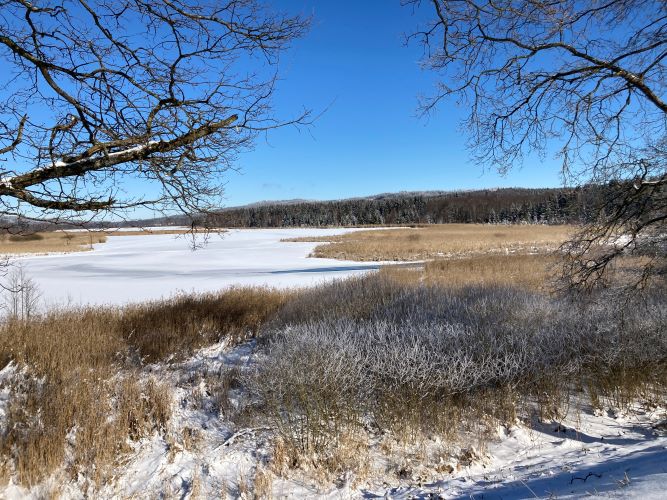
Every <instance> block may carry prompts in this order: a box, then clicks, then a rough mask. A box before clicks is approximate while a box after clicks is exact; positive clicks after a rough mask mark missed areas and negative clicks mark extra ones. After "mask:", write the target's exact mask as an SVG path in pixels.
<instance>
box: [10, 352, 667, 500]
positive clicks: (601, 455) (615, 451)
mask: <svg viewBox="0 0 667 500" xmlns="http://www.w3.org/2000/svg"><path fill="white" fill-rule="evenodd" d="M261 362H262V357H261V356H258V355H257V344H256V342H255V341H249V342H247V343H244V344H241V345H238V346H234V347H230V346H229V345H228V344H227V343H226V342H225V341H223V342H220V343H218V344H214V345H212V346H208V347H206V348H204V349H201V350H200V351H198V352H197V353H195V354H194V355H193V356H192V357H190V358H189V359H186V360H184V361H182V362H179V363H158V364H154V365H149V366H147V367H145V369H143V370H142V372H141V375H140V376H142V377H155V378H157V379H158V380H160V381H161V382H162V383H166V384H169V385H170V386H171V387H172V390H173V414H172V417H171V419H170V421H169V424H168V430H167V433H166V435H160V434H158V433H155V434H154V435H152V436H149V437H147V438H145V439H142V440H141V441H139V442H137V443H135V444H134V450H133V452H131V453H130V454H129V455H128V456H125V457H122V460H121V462H120V464H119V466H118V467H117V469H116V471H115V473H114V477H113V480H112V481H110V482H108V483H106V484H103V485H100V489H99V490H97V491H90V490H87V488H88V487H89V486H90V485H91V483H90V482H89V481H87V479H86V478H85V477H83V476H79V477H78V478H68V477H65V476H63V475H62V474H61V473H58V472H57V473H55V474H54V475H53V477H51V478H49V479H47V480H46V481H44V482H43V483H42V484H38V485H34V486H33V487H32V488H31V489H30V490H28V489H26V488H24V487H21V486H18V485H16V484H14V483H12V482H10V483H9V484H8V485H6V486H4V487H0V497H1V498H17V499H18V498H40V497H42V496H45V493H46V492H47V491H49V488H54V487H55V488H56V489H57V491H61V492H62V498H86V497H89V496H93V497H95V498H104V499H106V498H213V497H215V498H220V497H222V498H239V497H241V498H251V496H249V495H245V496H241V495H240V494H239V492H240V489H239V488H240V487H239V483H240V482H244V483H245V484H247V485H248V486H250V489H251V487H252V486H251V485H252V483H253V477H254V474H255V473H256V471H257V469H258V467H263V468H264V470H267V469H266V466H265V465H263V464H265V463H266V462H267V460H269V459H270V455H271V444H270V442H271V431H270V430H268V429H267V428H263V427H259V428H258V427H247V428H243V427H242V428H238V427H235V426H234V424H232V423H231V422H229V421H228V420H227V419H226V418H225V416H224V414H225V412H224V411H223V412H222V413H221V414H218V413H217V411H216V410H215V409H214V408H213V406H212V405H211V404H210V403H212V401H213V400H214V398H215V388H213V387H209V386H208V385H207V381H208V380H209V379H208V378H207V374H219V373H224V372H225V371H226V370H230V369H231V370H239V369H241V370H243V369H246V368H251V367H252V366H253V365H254V364H256V363H261ZM14 372H15V368H14V367H13V365H12V366H10V367H8V368H6V369H5V370H3V371H2V372H0V379H4V378H6V377H9V376H12V375H13V373H14ZM213 380H215V377H214V378H213ZM238 396H242V394H238ZM237 398H238V397H237ZM237 398H235V396H234V394H232V397H231V401H232V403H233V404H237V402H236V401H235V399H237ZM666 416H667V414H666V412H665V409H664V408H652V409H651V407H650V406H649V405H645V406H641V405H637V407H636V408H635V409H634V411H633V412H631V413H629V414H621V413H619V412H615V411H613V410H611V409H608V411H606V412H604V413H600V412H593V411H590V408H586V406H585V405H583V404H582V405H581V406H580V407H579V408H576V407H573V408H571V409H570V412H569V415H568V417H567V418H566V419H564V420H562V421H559V422H542V423H541V422H538V421H537V420H533V421H530V422H522V421H518V420H517V422H516V423H515V424H514V425H512V426H510V427H499V428H498V429H497V434H496V436H495V437H492V438H491V442H490V444H489V445H488V447H487V449H486V450H485V451H484V452H483V453H478V455H479V458H478V459H476V460H474V461H473V462H472V464H470V465H468V466H456V467H453V468H452V472H451V473H447V472H440V473H439V472H437V470H436V468H435V467H436V466H437V465H438V464H434V463H431V464H428V463H427V464H425V465H426V467H427V468H430V470H429V471H427V472H428V474H427V476H428V477H429V479H427V480H420V479H410V478H408V479H398V478H397V476H396V475H395V474H392V473H390V472H389V471H387V470H386V469H385V468H384V467H382V465H380V466H379V467H375V466H377V465H378V464H377V462H381V460H378V458H382V457H380V455H381V453H382V452H381V451H380V448H379V447H378V446H377V445H373V449H372V450H370V454H369V457H370V460H371V461H372V462H375V463H374V464H373V466H374V471H375V473H374V474H372V475H371V476H369V477H368V478H367V479H364V480H362V481H360V482H359V484H355V483H354V481H353V480H352V479H353V478H348V480H343V481H341V482H340V483H339V485H338V486H336V485H334V484H328V485H327V484H325V485H317V484H315V482H314V481H312V480H308V479H307V478H305V477H299V476H298V475H296V476H290V477H287V478H279V477H276V476H275V475H272V483H273V484H272V492H273V495H272V497H273V498H297V499H299V498H303V499H305V498H330V499H338V498H340V499H342V498H345V499H347V498H359V499H362V498H391V499H406V500H407V499H422V498H423V499H426V498H429V499H434V498H447V499H449V498H484V499H500V498H502V499H520V498H581V497H584V496H601V497H605V498H609V497H611V498H642V499H652V498H664V491H665V490H666V489H667V435H666V433H665V430H666V429H665V428H664V427H665V422H666V421H665V417H666ZM660 423H661V424H660ZM656 424H658V425H656ZM184 436H192V437H193V439H191V440H190V441H187V440H186V439H185V438H184ZM441 444H442V443H440V442H436V441H432V442H430V444H429V443H415V447H417V448H419V447H424V446H425V447H428V446H440V445H441ZM386 458H387V457H386V456H385V457H384V459H386ZM385 464H386V460H385ZM455 465H456V464H455Z"/></svg>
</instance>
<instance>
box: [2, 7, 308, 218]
mask: <svg viewBox="0 0 667 500" xmlns="http://www.w3.org/2000/svg"><path fill="white" fill-rule="evenodd" d="M307 24H308V20H307V19H304V18H301V17H298V16H289V15H285V14H279V13H274V12H272V11H269V10H268V9H267V8H266V7H264V6H262V5H260V3H259V1H258V0H226V1H222V2H219V1H214V0H210V1H208V0H202V1H196V2H186V1H182V0H35V1H26V0H4V1H0V67H1V68H2V69H1V70H0V215H5V216H22V217H25V218H28V219H30V218H33V219H42V220H43V219H58V220H67V219H72V218H88V217H92V216H95V215H97V214H108V213H116V214H118V213H127V210H131V209H134V208H136V207H141V206H148V207H151V208H154V209H158V210H163V211H167V212H168V211H171V210H174V209H176V210H179V211H181V212H184V213H188V214H192V213H201V212H206V211H207V210H209V209H211V208H214V207H217V206H220V201H221V195H222V187H223V182H222V177H221V176H222V174H223V173H224V172H225V171H227V170H228V169H230V168H233V165H234V164H233V162H234V160H235V158H236V156H237V154H238V153H239V152H241V151H243V150H245V149H246V148H248V147H249V146H251V142H252V139H253V138H254V137H255V135H256V134H257V133H258V132H260V131H263V130H267V129H268V128H272V127H276V126H280V125H284V124H287V123H295V122H296V123H303V122H305V121H306V120H307V113H305V112H304V113H302V114H299V116H295V117H292V118H291V119H290V120H286V121H279V120H277V119H276V118H275V116H274V115H273V114H272V113H271V109H270V100H271V97H272V94H273V92H274V88H275V82H276V75H277V74H276V67H277V66H276V64H277V62H278V58H279V55H280V53H281V52H282V51H283V50H284V49H285V48H287V47H288V46H289V44H290V42H291V41H293V40H294V39H295V38H296V37H299V36H300V35H301V34H302V33H303V32H304V30H305V29H306V28H307ZM137 192H139V193H141V194H140V195H137V194H136V193H137ZM11 220H15V219H13V218H12V219H11Z"/></svg>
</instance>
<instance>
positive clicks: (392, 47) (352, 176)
mask: <svg viewBox="0 0 667 500" xmlns="http://www.w3.org/2000/svg"><path fill="white" fill-rule="evenodd" d="M274 4H275V5H276V6H277V7H278V8H280V9H283V10H286V11H288V12H300V13H304V14H308V15H312V16H313V24H312V27H311V30H310V32H309V33H308V34H307V35H306V36H305V37H304V38H303V39H301V40H299V41H298V42H296V43H295V44H294V45H293V47H292V49H291V50H290V52H289V53H286V54H285V55H284V56H283V58H282V60H281V66H280V75H281V82H280V83H279V86H278V90H277V92H276V96H275V100H274V103H275V108H276V111H277V113H278V115H279V116H281V117H283V118H289V117H290V116H294V115H296V114H298V113H299V112H300V111H301V110H302V109H303V108H304V107H306V108H309V109H312V110H313V112H314V113H315V114H317V113H320V112H323V113H322V115H321V116H320V117H319V118H318V119H317V120H316V122H315V124H314V125H313V126H312V127H309V128H305V129H301V130H297V129H295V128H293V127H290V128H285V129H280V130H276V131H272V132H271V133H269V134H268V136H266V137H262V138H260V140H259V141H258V142H257V146H256V148H255V149H254V151H251V152H249V153H245V154H243V155H241V156H240V158H239V161H238V163H237V167H239V168H240V170H241V172H240V173H236V172H230V173H229V174H228V176H227V179H226V181H227V186H226V205H227V206H235V205H242V204H246V203H251V202H255V201H260V200H278V199H292V198H306V199H335V198H346V197H352V196H362V195H368V194H376V193H382V192H395V191H404V190H410V191H412V190H436V189H441V190H453V189H474V188H484V187H501V186H522V187H552V186H558V185H560V184H561V180H560V177H559V162H558V161H557V160H553V159H550V158H547V160H546V161H545V162H540V161H539V159H537V158H534V159H533V158H531V159H528V160H527V161H526V162H525V165H524V166H523V168H517V169H515V170H514V171H513V172H511V173H510V174H509V175H507V176H504V177H503V176H500V175H498V174H497V173H495V172H494V171H489V169H485V168H483V167H481V166H478V165H475V164H473V163H472V162H471V161H470V157H471V154H470V152H469V151H468V150H466V148H465V142H466V134H465V130H462V129H461V124H460V121H461V118H462V117H464V116H465V109H462V108H459V107H458V106H457V105H456V103H455V102H453V101H451V102H443V103H442V105H441V106H440V108H439V110H438V111H437V113H436V114H435V115H433V116H430V117H429V118H422V117H419V116H418V113H417V97H418V95H419V94H427V93H429V92H430V91H431V89H432V88H433V83H434V78H435V76H434V75H433V74H430V73H429V72H428V71H424V70H422V69H421V68H420V66H419V59H420V57H421V54H422V53H421V48H420V47H419V46H418V45H417V44H412V45H411V46H408V47H406V46H405V45H404V35H405V34H406V33H409V32H411V30H414V29H415V27H416V26H417V25H418V24H419V22H420V18H421V19H422V20H423V16H424V15H428V14H430V11H428V10H427V9H424V10H422V11H421V12H417V13H416V14H414V15H413V12H412V9H411V8H409V7H401V5H400V2H399V0H363V1H347V2H334V1H325V0H319V1H318V0H281V1H278V2H274Z"/></svg>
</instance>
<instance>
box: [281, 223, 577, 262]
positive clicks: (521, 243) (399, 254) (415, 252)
mask: <svg viewBox="0 0 667 500" xmlns="http://www.w3.org/2000/svg"><path fill="white" fill-rule="evenodd" d="M573 232H574V227H573V226H546V225H510V226H504V225H488V224H442V225H432V226H423V227H418V228H401V229H384V230H374V231H357V232H352V233H347V234H343V235H338V236H325V237H315V238H310V237H309V238H294V239H289V240H284V241H322V242H328V243H329V244H327V245H320V246H318V247H316V248H315V250H314V251H313V254H312V255H313V256H314V257H326V258H333V259H341V260H358V261H411V260H426V259H433V258H438V257H453V256H469V255H479V254H489V253H491V254H497V253H535V252H545V251H548V250H554V249H556V248H557V247H558V246H559V245H560V244H562V243H563V242H564V241H566V240H567V239H568V238H569V237H571V236H572V234H573Z"/></svg>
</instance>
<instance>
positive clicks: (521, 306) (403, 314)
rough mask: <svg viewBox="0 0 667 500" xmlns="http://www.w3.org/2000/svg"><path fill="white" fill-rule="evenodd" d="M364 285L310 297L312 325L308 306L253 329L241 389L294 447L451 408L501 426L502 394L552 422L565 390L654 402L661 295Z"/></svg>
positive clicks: (662, 321)
mask: <svg viewBox="0 0 667 500" xmlns="http://www.w3.org/2000/svg"><path fill="white" fill-rule="evenodd" d="M373 279H374V278H366V279H363V280H354V281H351V282H347V283H344V284H336V285H333V286H331V287H329V288H325V289H322V290H319V291H317V292H315V296H316V297H318V299H323V298H324V299H327V301H325V302H318V307H319V309H318V311H319V314H317V315H316V316H315V317H316V318H317V319H316V320H308V321H304V320H302V318H304V317H306V316H307V315H306V314H304V311H305V310H307V309H310V307H311V306H312V304H314V302H309V299H306V298H302V299H300V300H301V302H300V303H299V302H298V301H297V302H296V304H292V305H291V306H290V307H291V309H290V310H288V311H287V312H283V313H282V315H281V314H279V318H281V319H280V320H279V321H277V322H274V324H273V327H272V329H271V330H265V331H264V335H265V337H266V338H267V339H268V340H267V345H266V349H265V356H266V360H265V362H263V363H260V364H259V366H260V371H259V372H258V373H257V374H256V377H255V379H254V382H253V386H254V388H255V390H256V391H257V393H258V394H259V396H260V398H261V399H262V400H263V401H264V402H265V403H266V405H267V406H266V407H267V409H269V410H270V411H269V412H268V413H269V414H270V415H271V416H272V418H274V419H275V420H276V421H277V423H278V424H279V427H280V429H281V431H282V433H283V434H284V437H286V438H288V439H289V440H291V441H292V442H294V443H298V446H300V447H301V448H302V449H308V448H317V449H320V450H321V449H324V448H325V447H326V446H327V445H330V444H331V443H335V440H336V436H337V435H339V434H338V433H339V432H340V429H341V427H343V426H347V427H349V426H353V425H361V424H362V423H364V425H366V424H368V422H372V423H374V424H375V425H376V426H377V425H380V424H381V423H385V424H386V425H391V423H392V422H393V423H399V424H400V425H401V426H405V425H416V426H421V427H424V426H434V425H435V422H436V421H437V420H438V418H439V417H438V415H440V414H443V413H445V414H446V413H447V412H448V411H451V409H452V406H458V407H459V408H460V410H461V411H462V412H466V411H470V410H471V408H473V407H474V408H475V409H476V411H477V410H478V411H479V412H481V413H482V414H492V415H497V414H498V411H499V410H498V408H499V404H498V403H499V402H500V406H503V405H504V406H505V408H501V410H502V411H504V412H505V413H506V414H508V415H509V414H511V412H509V413H508V412H507V408H506V407H507V406H511V404H513V401H510V400H509V399H511V397H512V395H519V396H522V399H523V400H537V402H538V403H539V404H541V405H552V406H554V408H550V411H551V412H554V411H555V412H556V413H557V412H558V406H559V405H562V403H564V402H565V401H564V399H563V398H565V397H567V395H568V394H569V391H570V390H571V389H572V388H586V389H587V390H588V391H589V393H590V394H591V396H592V397H594V398H595V399H599V398H600V397H604V398H612V399H613V400H614V403H624V402H625V403H628V402H630V400H631V399H632V398H634V397H636V396H637V395H642V394H644V395H645V394H646V390H647V389H650V390H652V391H654V394H662V395H663V396H664V392H661V391H664V388H665V385H666V384H665V382H666V381H667V378H666V375H667V369H666V366H667V334H666V332H667V328H666V326H667V312H666V311H667V308H666V307H665V299H664V297H663V296H662V294H660V293H659V291H658V292H656V293H655V294H654V295H653V296H650V297H648V298H645V299H644V300H642V301H640V300H637V301H636V302H634V303H628V302H623V303H620V302H619V301H617V300H615V299H614V298H613V297H598V299H599V300H596V301H593V302H591V303H588V304H584V303H579V302H577V301H570V300H567V299H555V298H549V297H545V296H542V295H538V294H531V293H527V292H523V291H518V290H515V289H511V288H503V287H475V288H467V289H460V290H456V291H452V290H445V289H442V288H436V287H427V286H421V287H406V288H400V287H398V286H396V285H393V286H392V285H390V284H388V283H387V282H386V281H384V280H380V279H378V281H377V284H378V286H377V287H373V286H372V285H373ZM334 298H335V299H336V300H335V302H334V301H332V299H334ZM360 303H361V304H363V307H361V306H360ZM304 304H307V305H308V306H307V307H304ZM329 305H331V306H332V307H333V309H334V310H335V314H332V315H331V316H330V317H327V315H326V313H325V311H326V307H327V306H329ZM300 308H303V310H302V311H301V312H299V311H300ZM345 311H349V313H348V314H346V313H345ZM360 311H364V313H363V314H360ZM288 319H289V320H291V322H290V321H288Z"/></svg>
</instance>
